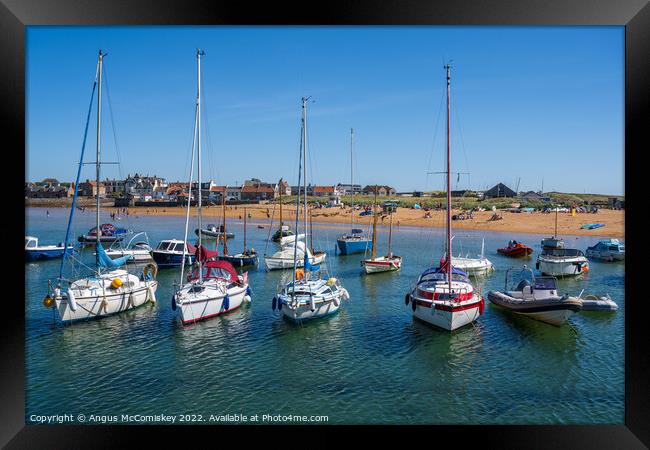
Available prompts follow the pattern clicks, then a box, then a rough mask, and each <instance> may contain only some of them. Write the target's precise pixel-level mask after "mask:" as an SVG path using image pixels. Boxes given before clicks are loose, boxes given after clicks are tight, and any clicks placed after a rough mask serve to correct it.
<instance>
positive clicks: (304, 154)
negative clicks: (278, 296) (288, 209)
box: [296, 97, 310, 276]
mask: <svg viewBox="0 0 650 450" xmlns="http://www.w3.org/2000/svg"><path fill="white" fill-rule="evenodd" d="M309 98H310V97H307V98H306V99H304V100H303V105H304V110H305V138H304V139H305V145H304V147H303V158H302V161H303V167H302V170H303V176H302V177H303V180H302V184H303V186H304V187H305V195H304V199H305V200H304V203H305V204H304V211H303V217H304V220H305V225H304V230H305V233H306V232H307V100H309ZM297 239H298V236H297V234H296V240H297ZM306 247H307V242H306V240H305V250H306ZM306 255H307V252H306V251H305V256H306ZM306 275H307V274H305V276H306Z"/></svg>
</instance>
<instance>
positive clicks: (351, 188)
mask: <svg viewBox="0 0 650 450" xmlns="http://www.w3.org/2000/svg"><path fill="white" fill-rule="evenodd" d="M298 191H299V187H298V186H290V185H289V183H288V182H287V181H286V180H284V179H282V178H280V180H279V181H278V182H275V183H268V182H264V181H262V180H260V179H258V178H251V179H249V180H245V181H244V184H243V185H242V186H224V185H218V184H216V183H215V182H214V181H212V180H210V181H206V182H203V183H201V194H202V195H201V199H202V200H203V201H205V202H207V203H210V202H212V203H221V202H222V200H223V198H224V196H225V199H226V201H249V202H259V201H265V200H273V199H276V198H278V197H280V196H289V195H297V194H298ZM197 192H198V184H197V183H196V182H193V183H192V185H191V192H190V184H189V183H188V182H179V181H176V182H169V183H168V182H167V181H166V180H165V179H164V178H160V177H157V176H156V175H153V176H149V175H146V176H143V175H140V174H137V173H136V174H134V175H130V174H129V175H127V177H126V179H124V180H114V179H113V180H109V179H106V180H104V181H102V182H100V183H99V185H97V182H95V181H91V180H86V181H84V182H82V183H79V196H82V197H95V196H96V195H97V194H98V193H99V196H100V197H122V198H125V197H126V198H129V199H134V200H138V201H145V202H148V201H172V202H174V201H175V202H179V201H187V198H188V196H190V195H191V197H192V200H196V198H197V197H196V194H197ZM375 192H376V193H377V195H378V196H381V197H391V196H397V195H399V196H409V197H424V196H430V195H432V194H425V193H424V192H421V191H415V192H400V193H397V192H396V190H395V189H394V188H392V187H390V186H385V185H367V186H365V187H361V185H360V184H343V183H338V184H336V185H326V186H320V185H311V184H310V185H308V186H307V195H308V196H315V197H337V196H344V195H374V194H375ZM73 194H74V183H62V182H59V181H58V180H57V179H55V178H46V179H44V180H43V181H41V182H35V183H32V182H27V183H25V197H26V198H65V197H71V196H72V195H73ZM451 195H452V196H453V197H469V196H471V197H477V198H480V199H492V198H518V199H520V200H523V201H528V202H550V201H551V198H550V197H549V196H547V195H544V194H543V193H541V192H534V191H528V192H520V193H516V192H515V191H514V190H512V189H510V188H509V187H508V186H506V185H505V184H503V183H498V184H496V185H495V186H493V187H492V188H490V189H488V190H486V191H482V192H481V191H470V190H457V191H452V192H451ZM615 200H616V199H615ZM610 203H611V204H610V206H617V207H620V206H621V205H620V203H616V202H615V201H611V200H610Z"/></svg>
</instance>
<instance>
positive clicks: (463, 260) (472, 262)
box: [454, 239, 494, 276]
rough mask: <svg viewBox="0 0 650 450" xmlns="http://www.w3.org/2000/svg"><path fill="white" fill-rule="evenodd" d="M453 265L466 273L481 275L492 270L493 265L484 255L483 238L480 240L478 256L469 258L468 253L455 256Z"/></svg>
mask: <svg viewBox="0 0 650 450" xmlns="http://www.w3.org/2000/svg"><path fill="white" fill-rule="evenodd" d="M454 267H456V268H458V269H460V270H462V271H463V272H465V273H466V274H468V275H474V276H483V275H488V274H489V273H491V272H493V271H494V265H493V264H492V262H491V261H490V260H489V259H487V258H486V257H485V239H483V241H482V242H481V254H480V255H478V258H471V257H470V256H469V255H465V256H464V257H463V256H460V254H459V255H458V256H456V257H455V258H454Z"/></svg>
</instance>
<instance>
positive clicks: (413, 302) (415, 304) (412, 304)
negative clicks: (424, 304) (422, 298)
mask: <svg viewBox="0 0 650 450" xmlns="http://www.w3.org/2000/svg"><path fill="white" fill-rule="evenodd" d="M417 307H418V303H417V302H416V301H415V300H413V299H411V309H412V310H413V312H415V310H416V309H417Z"/></svg>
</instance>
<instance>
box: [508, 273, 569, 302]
mask: <svg viewBox="0 0 650 450" xmlns="http://www.w3.org/2000/svg"><path fill="white" fill-rule="evenodd" d="M513 270H515V269H508V270H507V271H506V283H505V288H506V292H507V293H508V295H510V296H512V297H515V298H524V299H526V298H531V299H533V298H534V299H538V300H539V299H541V298H546V297H555V296H557V295H558V294H557V279H556V278H555V277H548V276H544V277H541V276H535V274H534V273H533V271H532V270H531V269H529V268H528V267H524V269H519V276H518V277H516V278H514V280H513V282H512V284H511V285H510V286H508V278H509V275H510V272H511V271H513Z"/></svg>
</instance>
